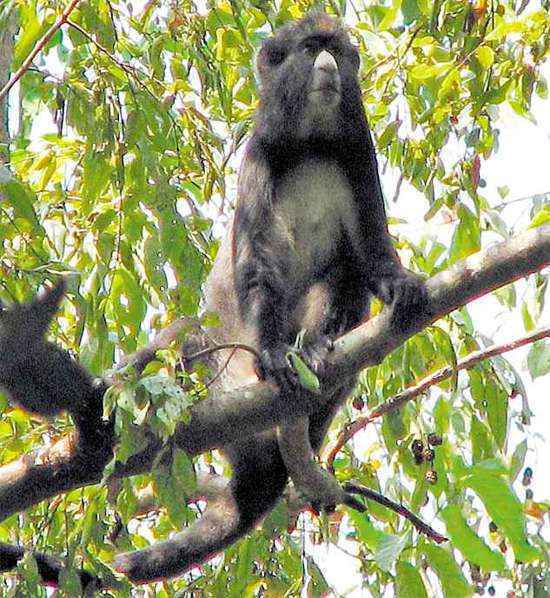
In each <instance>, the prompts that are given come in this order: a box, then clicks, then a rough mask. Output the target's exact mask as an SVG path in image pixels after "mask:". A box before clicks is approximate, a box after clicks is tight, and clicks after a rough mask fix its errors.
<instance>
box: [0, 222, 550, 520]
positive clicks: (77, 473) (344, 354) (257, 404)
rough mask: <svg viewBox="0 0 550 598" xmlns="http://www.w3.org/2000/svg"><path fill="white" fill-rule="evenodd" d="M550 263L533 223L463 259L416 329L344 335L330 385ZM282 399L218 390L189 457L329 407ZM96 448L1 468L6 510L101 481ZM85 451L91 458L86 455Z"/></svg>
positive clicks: (185, 435)
mask: <svg viewBox="0 0 550 598" xmlns="http://www.w3.org/2000/svg"><path fill="white" fill-rule="evenodd" d="M549 264H550V225H545V226H541V227H539V228H536V229H529V230H527V231H525V232H524V233H522V234H520V235H517V236H516V237H514V238H512V239H510V240H508V241H506V242H504V243H500V244H498V245H494V246H492V247H490V248H489V249H487V250H485V251H483V252H480V253H479V254H476V255H474V256H471V257H470V258H468V259H466V260H463V261H461V262H459V263H457V264H455V265H454V266H453V267H452V268H450V269H449V270H446V271H445V272H441V273H439V274H437V275H436V276H434V277H433V278H431V279H430V280H429V281H428V283H427V285H428V296H429V301H428V304H427V306H426V310H425V312H424V313H421V314H418V315H417V317H416V318H415V321H414V323H413V325H412V326H411V327H410V328H409V329H408V330H406V331H397V330H395V329H394V328H393V327H392V323H391V319H390V317H389V316H388V314H387V313H385V312H383V313H381V314H380V315H379V316H377V317H376V318H373V319H372V320H370V321H368V322H367V323H365V324H363V325H361V326H359V327H357V328H355V329H354V330H352V331H350V332H348V333H347V334H345V335H343V336H342V337H340V338H339V339H338V340H337V341H336V342H335V346H334V351H332V353H331V354H330V358H329V363H328V364H327V369H328V370H329V371H328V374H327V378H326V380H323V381H322V383H323V386H325V387H329V386H330V381H331V380H334V381H338V382H339V383H341V381H342V378H343V377H345V376H349V375H353V374H354V373H355V372H357V371H358V370H359V369H360V368H363V367H365V366H368V365H374V364H376V363H379V362H380V361H381V360H382V359H383V358H384V356H385V355H387V354H388V353H389V352H390V351H392V350H393V349H395V348H396V347H398V346H399V345H400V344H401V343H403V342H404V341H405V340H406V339H407V338H409V337H411V336H412V335H413V334H414V333H416V332H417V331H419V330H421V329H422V328H423V327H425V326H427V325H428V324H430V323H432V322H434V321H435V320H437V319H438V318H440V317H442V316H444V315H446V314H448V313H449V312H451V311H452V310H453V309H455V308H456V307H458V306H460V305H463V304H465V303H467V302H469V301H472V300H473V299H475V298H476V297H479V296H481V295H483V294H485V293H488V292H490V291H492V290H494V289H496V288H498V287H500V286H502V285H504V284H508V283H510V282H513V281H514V280H517V279H518V278H521V277H523V276H527V275H528V274H530V273H532V272H535V271H538V270H541V269H542V268H544V267H545V266H547V265H549ZM304 394H305V393H304ZM280 399H281V398H280V397H279V395H278V389H277V387H276V386H275V385H274V384H272V383H270V382H258V383H256V384H252V385H249V386H246V387H243V388H239V389H237V390H234V391H232V392H229V393H221V392H215V391H212V392H211V393H210V395H209V396H208V397H207V398H206V399H204V400H202V401H200V402H199V403H197V404H195V405H194V406H193V407H192V408H191V412H190V419H189V421H188V422H187V423H182V424H180V425H179V426H178V428H177V430H176V433H175V435H174V438H173V440H174V442H175V443H176V444H177V445H178V446H179V447H181V448H182V449H183V450H185V451H186V452H187V453H188V454H189V455H197V454H199V453H201V452H204V451H206V450H209V449H213V448H219V447H221V446H224V445H226V444H228V443H230V442H233V441H235V440H238V439H242V438H244V437H246V436H248V435H251V434H254V433H257V432H259V431H261V430H266V429H270V428H273V427H274V426H276V425H278V424H279V423H281V422H285V421H293V420H294V419H296V418H297V417H300V416H302V415H307V414H311V413H313V412H315V410H317V409H318V408H319V407H320V406H322V398H321V397H315V398H312V397H309V398H304V399H303V400H302V401H296V402H294V401H285V400H280ZM98 440H102V442H103V446H98V445H97V444H96V445H95V446H94V447H93V450H94V451H95V454H97V455H104V454H106V453H107V452H110V451H111V449H112V442H113V439H112V438H110V436H109V435H108V434H104V435H99V436H98ZM79 443H80V444H79ZM89 448H90V447H85V446H84V447H83V446H82V438H79V437H77V436H75V435H69V436H67V437H66V438H63V439H61V440H60V441H58V442H57V443H55V444H54V445H52V446H51V447H48V448H46V449H43V450H42V451H35V452H32V453H29V454H27V455H24V456H22V457H20V458H19V459H17V460H16V461H13V462H12V463H8V464H6V465H4V466H3V467H0V516H2V517H6V516H8V515H10V514H12V513H15V512H19V511H23V510H25V509H27V508H29V507H30V506H31V505H33V504H35V503H36V502H38V501H39V500H43V499H45V498H48V497H49V496H54V495H56V494H58V493H59V492H64V491H67V490H70V489H73V488H77V487H81V486H84V485H87V484H93V483H97V482H99V481H100V480H101V476H102V473H101V470H102V467H101V465H102V461H103V458H101V459H98V458H97V457H95V455H94V453H90V452H89ZM86 449H88V450H86ZM159 449H160V441H158V440H153V441H152V442H151V444H150V446H149V447H148V448H147V449H146V450H144V451H143V452H142V453H140V454H138V455H135V456H134V457H132V458H131V459H130V460H129V461H128V462H127V463H125V464H123V465H119V466H118V467H117V469H116V470H115V474H114V475H115V476H116V477H124V476H128V475H133V474H136V473H141V472H145V471H147V470H149V469H150V467H151V466H152V464H153V462H154V459H155V456H156V454H157V452H158V450H159ZM83 454H86V455H88V457H87V458H86V459H83V458H82V455H83ZM90 454H91V455H94V458H93V459H90V456H89V455H90ZM94 460H95V463H93V461H94ZM91 461H92V463H91ZM90 465H94V467H91V466H90ZM103 466H104V465H103Z"/></svg>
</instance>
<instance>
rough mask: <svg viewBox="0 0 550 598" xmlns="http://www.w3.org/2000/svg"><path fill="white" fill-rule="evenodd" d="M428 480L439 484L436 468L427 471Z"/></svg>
mask: <svg viewBox="0 0 550 598" xmlns="http://www.w3.org/2000/svg"><path fill="white" fill-rule="evenodd" d="M426 481H427V482H428V483H429V484H437V471H435V469H428V471H427V472H426Z"/></svg>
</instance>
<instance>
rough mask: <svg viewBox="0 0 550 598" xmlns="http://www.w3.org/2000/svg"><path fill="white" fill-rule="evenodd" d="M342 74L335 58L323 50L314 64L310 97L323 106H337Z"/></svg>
mask: <svg viewBox="0 0 550 598" xmlns="http://www.w3.org/2000/svg"><path fill="white" fill-rule="evenodd" d="M341 88H342V85H341V82H340V73H339V72H338V65H337V64H336V60H335V59H334V56H333V55H332V54H331V53H330V52H327V50H323V51H322V52H320V53H319V54H318V56H317V58H316V59H315V62H314V63H313V75H312V80H311V87H310V92H309V95H310V96H311V95H313V96H314V98H315V99H316V100H317V101H318V102H319V103H322V104H335V103H337V102H338V101H339V100H340V92H341Z"/></svg>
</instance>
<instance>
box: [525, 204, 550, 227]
mask: <svg viewBox="0 0 550 598" xmlns="http://www.w3.org/2000/svg"><path fill="white" fill-rule="evenodd" d="M548 222H550V205H545V206H543V207H542V208H541V209H540V210H539V211H538V212H537V213H536V214H535V215H534V216H533V219H532V220H531V222H530V223H529V228H535V227H537V226H542V225H543V224H547V223H548Z"/></svg>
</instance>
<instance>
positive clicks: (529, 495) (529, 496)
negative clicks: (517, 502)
mask: <svg viewBox="0 0 550 598" xmlns="http://www.w3.org/2000/svg"><path fill="white" fill-rule="evenodd" d="M525 498H526V499H527V500H533V491H532V490H531V488H527V490H526V491H525Z"/></svg>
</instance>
